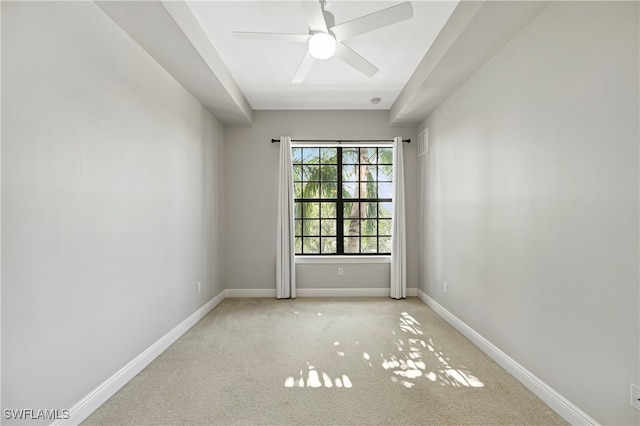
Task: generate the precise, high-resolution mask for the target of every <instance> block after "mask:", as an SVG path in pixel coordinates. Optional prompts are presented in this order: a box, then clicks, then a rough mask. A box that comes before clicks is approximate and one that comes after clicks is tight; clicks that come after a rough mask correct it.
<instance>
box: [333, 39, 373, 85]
mask: <svg viewBox="0 0 640 426" xmlns="http://www.w3.org/2000/svg"><path fill="white" fill-rule="evenodd" d="M336 57H338V58H339V59H342V61H344V62H345V63H347V64H348V65H351V66H352V67H353V68H355V69H357V70H358V71H360V72H361V73H362V74H364V75H366V76H369V77H371V76H373V75H374V74H375V73H377V72H378V68H376V66H375V65H373V64H372V63H371V62H369V61H367V60H366V59H364V58H363V57H362V56H360V55H358V54H357V53H356V52H354V51H353V50H351V49H349V47H347V46H346V45H345V44H344V43H338V44H337V45H336Z"/></svg>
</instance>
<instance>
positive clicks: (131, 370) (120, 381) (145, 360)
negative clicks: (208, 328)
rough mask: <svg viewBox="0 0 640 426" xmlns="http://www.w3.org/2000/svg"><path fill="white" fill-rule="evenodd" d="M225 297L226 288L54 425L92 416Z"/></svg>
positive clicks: (74, 422)
mask: <svg viewBox="0 0 640 426" xmlns="http://www.w3.org/2000/svg"><path fill="white" fill-rule="evenodd" d="M224 299H225V292H224V291H222V292H220V293H219V294H218V295H217V296H216V297H214V298H213V299H211V300H210V301H209V302H207V303H206V304H205V305H204V306H202V307H201V308H200V309H198V310H197V311H195V312H194V313H193V314H191V315H190V316H189V317H188V318H187V319H185V320H184V321H182V322H181V323H180V324H178V325H177V326H176V327H174V328H173V330H171V331H169V332H168V333H167V334H165V335H164V336H163V337H162V338H160V340H158V341H157V342H155V343H154V344H153V345H151V346H150V347H149V348H147V349H146V350H145V351H144V352H142V353H141V354H140V355H138V356H137V357H136V358H134V359H133V360H132V361H130V362H129V363H128V364H127V365H125V366H124V367H122V368H121V369H120V371H118V372H117V373H115V374H114V375H113V376H111V377H110V378H108V379H107V380H106V381H105V382H103V383H102V384H101V385H100V386H98V387H97V388H95V389H94V390H93V391H92V392H91V393H89V395H87V396H86V397H84V398H83V399H82V400H80V402H78V403H77V404H75V405H74V406H73V407H71V409H70V410H69V418H68V419H66V420H60V421H56V422H54V423H52V424H53V425H77V424H80V422H82V421H83V420H84V419H86V418H87V417H89V415H90V414H91V413H93V412H94V411H95V410H96V409H98V407H100V406H101V405H102V404H104V403H105V402H106V401H107V400H108V399H109V398H111V396H113V394H115V393H116V392H117V391H118V390H120V388H122V387H123V386H124V385H125V384H127V382H129V380H131V379H133V378H134V377H135V376H136V374H138V373H139V372H140V371H142V370H143V369H144V368H145V367H146V366H147V365H149V364H150V363H151V361H153V360H154V359H155V358H156V357H157V356H158V355H160V354H161V353H162V352H163V351H164V350H165V349H167V348H168V347H169V346H171V344H172V343H173V342H175V341H176V340H178V338H179V337H180V336H182V335H183V334H184V333H186V332H187V331H188V330H189V329H190V328H191V327H193V326H194V325H195V324H196V323H197V322H198V321H200V320H201V319H202V318H203V317H204V316H205V315H207V314H208V313H209V312H210V311H211V310H212V309H213V308H215V307H216V306H217V305H218V304H219V303H220V302H222V301H223V300H224Z"/></svg>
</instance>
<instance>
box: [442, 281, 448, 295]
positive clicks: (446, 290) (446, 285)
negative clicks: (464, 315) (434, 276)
mask: <svg viewBox="0 0 640 426" xmlns="http://www.w3.org/2000/svg"><path fill="white" fill-rule="evenodd" d="M442 289H443V290H444V292H445V293H448V292H449V284H447V282H446V281H445V282H444V284H443V285H442Z"/></svg>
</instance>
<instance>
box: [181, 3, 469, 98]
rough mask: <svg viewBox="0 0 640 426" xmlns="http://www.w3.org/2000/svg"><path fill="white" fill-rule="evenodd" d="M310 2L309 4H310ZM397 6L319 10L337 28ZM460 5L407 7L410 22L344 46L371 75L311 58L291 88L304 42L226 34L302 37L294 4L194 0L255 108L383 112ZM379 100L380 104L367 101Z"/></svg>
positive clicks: (303, 26) (302, 19) (304, 27)
mask: <svg viewBox="0 0 640 426" xmlns="http://www.w3.org/2000/svg"><path fill="white" fill-rule="evenodd" d="M311 1H314V0H311ZM399 3H400V1H375V0H374V1H346V0H333V1H331V0H330V1H328V2H327V3H326V6H325V9H326V10H327V11H329V12H331V13H332V14H333V15H334V16H335V19H336V25H337V24H340V23H343V22H347V21H350V20H353V19H356V18H359V17H361V16H365V15H368V14H370V13H373V12H377V11H380V10H382V9H386V8H388V7H391V6H394V5H397V4H399ZM457 3H458V1H457V0H455V1H454V0H450V1H413V2H412V6H413V18H411V19H409V20H406V21H403V22H399V23H396V24H393V25H390V26H387V27H383V28H379V29H377V30H374V31H371V32H368V33H365V34H361V35H359V36H356V37H354V38H351V39H349V40H348V41H346V43H345V44H347V45H348V46H349V47H350V48H351V49H353V50H354V51H356V52H358V53H359V54H360V55H361V56H363V57H364V58H365V59H367V60H368V61H369V62H371V63H373V64H374V65H376V66H377V67H378V68H379V72H378V73H377V74H375V75H374V76H372V77H367V76H366V75H364V74H362V73H360V72H359V71H357V70H355V69H354V68H352V67H351V66H349V65H347V64H346V63H344V62H342V61H341V60H340V59H338V58H336V57H333V58H330V59H327V60H317V61H316V62H315V63H314V65H313V67H312V69H311V71H310V73H309V74H308V75H307V77H306V78H305V79H304V81H303V82H302V83H300V84H292V83H291V78H292V77H293V75H294V73H295V71H296V69H297V68H298V65H299V64H300V62H301V60H302V58H303V57H304V55H305V53H306V51H307V45H306V43H291V42H282V41H263V40H246V39H236V38H234V37H233V36H232V34H231V32H232V31H252V32H276V33H290V34H308V33H309V27H308V23H307V17H306V15H305V13H304V10H303V7H302V5H301V2H300V1H192V2H188V5H189V7H190V8H191V10H192V12H193V14H194V16H195V17H196V19H197V21H198V23H199V24H200V25H201V26H202V28H203V30H204V32H205V33H206V35H207V36H208V37H209V39H210V40H211V43H212V44H213V46H214V47H215V49H216V50H217V52H218V53H219V55H220V57H221V58H222V61H223V62H224V64H225V65H226V66H227V68H228V69H229V71H230V72H231V74H232V75H233V77H234V79H235V81H236V83H237V84H238V86H239V87H240V89H241V90H242V92H243V93H244V95H245V97H246V98H247V100H248V102H249V104H250V105H251V107H252V108H253V109H258V110H260V109H372V108H375V109H384V110H388V109H389V108H390V107H391V105H392V104H393V102H394V101H395V99H396V98H397V96H398V94H399V93H400V91H401V90H402V88H403V87H404V86H405V84H406V83H407V80H408V79H409V77H411V75H412V74H413V72H414V71H415V69H416V67H417V66H418V63H419V62H420V60H421V59H422V58H423V57H424V55H425V54H426V52H427V50H428V49H429V47H430V46H431V44H432V43H433V40H434V39H435V38H436V36H437V35H438V33H439V32H440V30H441V29H442V27H443V26H444V24H445V23H446V21H447V19H448V18H449V16H451V13H452V12H453V10H454V9H455V7H456V5H457ZM373 97H379V98H381V101H380V103H379V104H377V105H374V104H372V103H371V102H370V99H371V98H373Z"/></svg>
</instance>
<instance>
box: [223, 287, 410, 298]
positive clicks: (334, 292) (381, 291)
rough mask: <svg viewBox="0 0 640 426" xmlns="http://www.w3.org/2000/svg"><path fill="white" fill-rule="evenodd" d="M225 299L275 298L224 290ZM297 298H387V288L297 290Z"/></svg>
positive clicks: (249, 291) (262, 292) (263, 292)
mask: <svg viewBox="0 0 640 426" xmlns="http://www.w3.org/2000/svg"><path fill="white" fill-rule="evenodd" d="M417 295H418V289H417V288H408V289H407V296H417ZM225 296H226V297H276V291H275V289H274V290H271V289H226V290H225ZM296 296H297V297H389V289H388V288H297V289H296Z"/></svg>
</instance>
